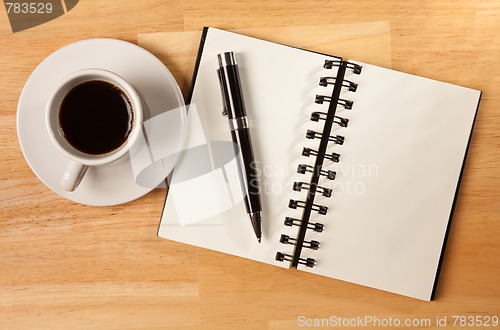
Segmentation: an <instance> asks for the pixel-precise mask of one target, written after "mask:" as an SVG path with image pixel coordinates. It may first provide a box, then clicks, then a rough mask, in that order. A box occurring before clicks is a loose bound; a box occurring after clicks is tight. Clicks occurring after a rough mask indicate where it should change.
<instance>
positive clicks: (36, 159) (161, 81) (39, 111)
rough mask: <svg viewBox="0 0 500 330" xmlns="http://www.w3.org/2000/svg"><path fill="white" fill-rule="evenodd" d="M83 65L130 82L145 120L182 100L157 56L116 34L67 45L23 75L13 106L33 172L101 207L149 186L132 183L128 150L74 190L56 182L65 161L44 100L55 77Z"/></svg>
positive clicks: (73, 196) (51, 185)
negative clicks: (47, 120) (52, 137)
mask: <svg viewBox="0 0 500 330" xmlns="http://www.w3.org/2000/svg"><path fill="white" fill-rule="evenodd" d="M84 68H101V69H106V70H109V71H113V72H115V73H117V74H118V75H120V76H121V77H123V78H124V79H125V80H127V81H128V82H130V83H131V84H132V85H133V86H134V87H135V89H136V90H137V92H138V93H139V94H140V96H141V98H142V100H143V103H144V119H145V120H146V119H148V118H151V117H153V116H155V115H157V114H160V113H163V112H164V111H168V110H170V109H175V108H178V107H181V106H184V99H183V97H182V93H181V91H180V89H179V86H178V85H177V82H176V81H175V79H174V77H173V76H172V74H171V73H170V71H169V70H168V69H167V68H166V67H165V65H164V64H163V63H162V62H161V61H160V60H158V59H157V58H156V57H155V56H154V55H152V54H151V53H149V52H148V51H146V50H145V49H143V48H141V47H139V46H136V45H134V44H131V43H128V42H125V41H121V40H116V39H105V38H102V39H87V40H82V41H79V42H75V43H73V44H70V45H68V46H65V47H63V48H61V49H59V50H57V51H56V52H54V53H52V54H51V55H49V56H48V57H47V58H46V59H45V60H43V61H42V63H40V65H38V67H37V68H36V69H35V70H34V71H33V73H32V74H31V76H30V77H29V79H28V80H27V82H26V84H25V86H24V89H23V91H22V93H21V97H20V99H19V104H18V109H17V134H18V137H19V141H20V144H21V149H22V151H23V154H24V157H25V158H26V161H27V162H28V164H29V165H30V167H31V169H32V170H33V172H34V173H35V174H36V175H37V176H38V178H39V179H40V180H41V181H42V182H43V183H44V184H45V185H47V186H48V187H49V188H50V189H52V190H53V191H54V192H56V193H58V194H59V195H61V196H63V197H65V198H67V199H69V200H72V201H74V202H77V203H82V204H88V205H100V206H104V205H116V204H121V203H126V202H129V201H131V200H134V199H136V198H139V197H141V196H143V195H145V194H147V193H148V192H150V191H151V190H152V188H145V187H141V186H139V185H137V184H136V182H135V179H134V177H133V174H132V167H131V165H130V160H129V156H128V155H126V156H124V157H122V158H121V159H120V160H118V161H116V162H114V163H111V164H108V165H103V166H98V167H92V168H90V169H89V171H88V172H87V174H86V176H85V177H84V179H83V181H82V182H81V184H80V186H79V187H78V189H77V190H76V191H74V192H67V191H64V190H63V189H62V188H61V187H60V186H59V182H60V180H61V175H62V173H63V171H64V169H65V167H66V165H67V164H68V161H67V159H66V158H65V157H64V156H63V155H62V154H61V153H60V152H59V151H58V150H57V148H56V147H55V146H54V145H53V144H52V142H51V140H50V138H49V135H48V132H47V129H46V126H45V105H46V104H47V101H48V97H49V95H50V93H51V92H52V90H53V89H54V86H55V85H56V83H57V82H59V81H60V80H61V79H62V78H64V77H65V76H67V75H68V74H70V73H71V72H74V71H77V70H80V69H84ZM179 139H181V137H180V136H179Z"/></svg>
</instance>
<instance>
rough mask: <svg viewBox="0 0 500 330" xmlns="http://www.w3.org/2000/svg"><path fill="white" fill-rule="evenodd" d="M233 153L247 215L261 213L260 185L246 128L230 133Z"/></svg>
mask: <svg viewBox="0 0 500 330" xmlns="http://www.w3.org/2000/svg"><path fill="white" fill-rule="evenodd" d="M231 135H232V138H233V141H234V142H235V143H234V149H235V150H234V151H235V154H236V155H237V162H236V163H237V166H238V169H239V173H240V175H241V176H242V177H240V183H241V189H242V191H243V193H244V194H246V196H245V199H244V200H245V206H246V209H247V211H248V213H253V212H261V211H262V206H261V201H260V188H259V187H260V185H259V175H258V166H257V163H256V162H255V157H254V154H253V148H252V140H251V138H250V132H249V129H248V128H241V129H236V130H234V131H231Z"/></svg>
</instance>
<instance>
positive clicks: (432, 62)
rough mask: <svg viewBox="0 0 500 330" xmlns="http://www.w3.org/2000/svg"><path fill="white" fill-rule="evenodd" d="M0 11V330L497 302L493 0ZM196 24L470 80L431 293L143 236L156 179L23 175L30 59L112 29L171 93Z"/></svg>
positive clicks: (499, 225) (227, 323)
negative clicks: (142, 184) (85, 197)
mask: <svg viewBox="0 0 500 330" xmlns="http://www.w3.org/2000/svg"><path fill="white" fill-rule="evenodd" d="M0 11H1V12H2V14H0V40H1V44H2V47H0V65H1V67H2V74H1V75H0V95H1V96H2V97H1V98H0V143H1V146H2V161H1V162H0V173H1V174H0V203H1V204H0V316H1V317H0V327H1V328H2V329H31V328H37V329H56V328H72V329H89V328H97V329H101V328H111V329H166V328H167V329H168V328H171V329H201V328H203V329H220V328H226V329H233V328H238V329H261V328H268V329H290V328H300V326H299V325H300V324H299V317H300V316H304V317H307V318H318V319H325V318H330V317H331V316H336V317H347V318H352V317H354V318H356V317H358V316H365V315H369V316H374V317H378V318H392V319H396V318H397V319H400V320H405V319H410V320H418V319H423V320H426V319H429V320H431V321H432V323H431V324H430V325H426V324H422V325H421V326H412V327H408V328H437V324H436V320H437V318H439V317H440V318H444V317H447V321H448V323H447V327H439V328H450V329H456V328H458V327H457V326H455V327H454V326H453V321H452V317H453V316H454V315H457V316H458V315H463V316H485V315H489V316H494V315H496V316H500V281H499V280H498V278H499V277H500V252H499V251H500V222H499V219H500V203H499V200H500V198H499V197H500V196H499V192H500V190H499V189H498V186H499V185H500V176H499V170H498V166H499V165H500V152H499V150H500V139H499V135H500V133H499V132H500V119H499V118H500V112H499V110H498V109H500V88H499V87H498V86H500V61H499V54H500V37H499V33H498V32H499V31H500V4H499V3H498V2H497V1H482V0H478V1H467V0H459V1H454V2H449V1H431V0H427V1H418V2H410V1H408V2H400V1H379V0H370V1H368V0H362V1H356V2H337V1H304V0H298V1H285V0H281V1H272V2H266V1H263V0H256V1H230V2H228V1H222V0H216V1H206V0H195V1H194V0H188V1H182V2H180V1H151V0H148V1H140V2H137V1H131V0H122V1H106V2H103V1H95V0H94V1H90V0H89V1H80V2H79V3H78V5H77V6H76V7H75V8H74V9H72V10H71V11H70V12H68V13H67V14H65V15H63V16H61V17H59V18H57V19H55V20H53V21H50V22H47V23H45V24H43V25H40V26H37V27H34V28H32V29H29V30H26V31H22V32H18V33H12V31H11V29H10V25H9V22H8V18H7V15H6V14H5V11H3V9H1V10H0ZM203 26H214V27H218V28H223V29H230V30H234V31H237V32H241V33H245V34H249V35H252V36H255V37H259V38H264V39H267V40H271V41H275V42H279V43H284V44H289V45H292V46H296V47H302V48H307V49H311V50H315V51H320V52H326V53H331V54H335V55H340V56H343V57H347V58H352V59H356V60H360V61H364V62H368V63H372V64H376V65H380V66H384V67H388V68H394V69H397V70H401V71H404V72H408V73H412V74H418V75H422V76H425V77H428V78H433V79H437V80H442V81H446V82H450V83H455V84H460V85H463V86H466V87H471V88H475V89H480V90H482V91H483V98H482V101H481V105H480V108H479V112H478V115H477V120H476V124H475V128H474V134H473V136H472V140H471V145H470V150H469V156H468V159H467V162H466V167H465V171H464V176H463V180H462V185H461V188H460V194H459V197H458V202H457V206H456V210H455V216H454V218H453V225H452V227H451V231H450V235H449V240H448V246H447V249H446V253H445V259H444V263H443V267H442V272H441V276H440V281H439V286H438V290H437V296H436V301H433V302H430V303H429V302H422V301H418V300H415V299H411V298H406V297H402V296H397V295H394V294H390V293H385V292H381V291H378V290H374V289H370V288H365V287H361V286H357V285H354V284H350V283H345V282H341V281H336V280H332V279H327V278H323V277H321V276H315V275H310V274H302V273H300V272H296V271H292V270H284V269H279V268H277V267H272V266H269V265H263V264H260V263H257V262H253V261H249V260H244V259H241V258H236V257H233V256H228V255H224V254H219V253H215V252H211V251H206V250H202V249H199V248H195V247H191V246H187V245H184V244H179V243H175V242H170V241H167V240H162V239H159V238H158V237H157V236H156V231H157V227H158V222H159V217H160V214H161V209H162V206H163V201H164V197H165V190H155V191H153V192H151V193H149V194H148V195H146V196H144V197H142V198H140V199H138V200H135V201H133V202H130V203H127V204H123V205H118V206H111V207H89V206H84V205H79V204H76V203H73V202H70V201H68V200H65V199H63V198H61V197H59V196H58V195H57V194H55V193H54V192H52V191H51V190H50V189H48V188H47V187H46V186H45V185H44V184H43V183H41V182H40V181H39V180H38V178H37V177H36V176H35V175H34V174H33V172H32V171H31V169H30V168H29V166H28V164H27V163H26V161H25V159H24V157H23V155H22V152H21V150H20V147H19V143H18V140H17V133H16V107H17V102H18V99H19V95H20V93H21V91H22V88H23V86H24V83H25V82H26V80H27V78H28V77H29V74H30V73H31V72H32V71H33V69H34V68H35V67H36V66H37V65H38V63H40V62H41V61H42V60H43V59H44V58H45V57H46V56H47V55H49V54H50V53H52V52H53V51H55V50H56V49H58V48H60V47H62V46H64V45H66V44H68V43H71V42H74V41H77V40H81V39H86V38H93V37H112V38H119V39H123V40H127V41H131V42H134V43H138V44H140V45H141V46H143V47H144V48H146V49H148V50H149V51H151V52H152V53H153V54H155V55H156V56H158V57H159V58H160V60H162V61H163V62H164V63H165V64H166V65H167V66H168V67H169V69H170V70H171V71H172V73H173V74H174V76H175V77H176V79H177V80H178V82H179V85H180V86H181V89H182V91H183V93H185V94H186V93H187V90H188V88H189V84H190V81H191V75H192V70H193V64H194V58H195V56H196V51H197V47H198V38H199V35H200V32H201V28H202V27H203ZM250 279H251V280H250ZM310 328H313V327H310ZM314 328H315V327H314ZM330 328H335V327H330ZM337 328H339V327H337ZM348 328H350V329H355V328H356V327H348ZM366 328H370V327H366ZM372 328H373V327H372ZM380 328H383V327H380ZM470 328H472V327H470ZM490 328H492V327H490ZM497 328H498V327H497Z"/></svg>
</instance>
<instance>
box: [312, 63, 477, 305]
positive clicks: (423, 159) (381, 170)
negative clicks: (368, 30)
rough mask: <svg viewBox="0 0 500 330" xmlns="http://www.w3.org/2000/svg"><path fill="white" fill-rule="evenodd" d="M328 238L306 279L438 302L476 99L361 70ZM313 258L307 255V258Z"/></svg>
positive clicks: (433, 84) (445, 87)
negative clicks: (437, 285)
mask: <svg viewBox="0 0 500 330" xmlns="http://www.w3.org/2000/svg"><path fill="white" fill-rule="evenodd" d="M356 63H358V64H360V65H362V66H363V69H362V72H361V74H360V75H355V74H352V73H350V71H348V72H349V74H347V75H346V77H345V78H346V79H349V80H352V81H353V82H356V83H358V88H357V91H356V92H355V93H352V92H347V91H344V92H343V94H342V95H341V97H342V98H345V99H349V100H352V101H353V102H354V103H353V106H352V110H339V112H338V114H339V115H340V114H343V116H345V117H346V118H348V119H349V124H348V127H347V128H338V129H336V130H335V132H336V133H337V134H341V135H343V136H344V137H345V142H344V144H343V145H339V146H332V149H333V150H336V151H337V152H338V153H339V154H341V159H340V162H339V163H338V164H334V165H333V166H330V167H328V168H330V169H333V170H336V171H337V178H336V180H335V181H333V188H334V192H333V196H332V197H331V198H330V199H328V200H326V199H324V200H323V202H324V204H325V205H327V206H328V207H329V210H328V215H326V216H325V217H324V219H323V221H322V222H323V223H324V225H325V229H324V231H323V233H320V234H317V235H307V236H306V238H307V239H316V240H318V241H320V242H321V246H320V248H319V250H317V251H305V252H306V253H305V254H304V256H310V257H314V258H315V259H316V260H317V266H316V267H314V268H313V269H307V270H308V271H311V272H314V273H318V274H322V275H326V276H329V277H335V278H338V279H342V280H345V281H349V282H354V283H359V284H363V285H367V286H370V287H375V288H379V289H383V290H387V291H391V292H396V293H400V294H403V295H408V296H412V297H416V298H420V299H424V300H429V299H430V297H431V294H432V290H433V285H434V280H435V276H436V271H437V268H438V263H439V259H440V255H441V250H442V247H443V242H444V238H445V233H446V228H447V226H448V222H449V219H450V213H451V210H452V205H453V202H454V198H455V192H456V190H457V184H458V180H459V177H460V172H461V168H462V164H463V162H464V157H465V152H466V148H467V145H468V140H469V136H470V133H471V130H472V125H473V121H474V116H475V113H476V109H477V106H478V102H479V97H480V92H479V91H476V90H472V89H467V88H463V87H459V86H455V85H451V84H446V83H442V82H438V81H434V80H430V79H425V78H422V77H417V76H412V75H409V74H404V73H401V72H397V71H393V70H388V69H383V68H380V67H377V66H372V65H369V64H365V63H359V62H356ZM305 250H307V249H305Z"/></svg>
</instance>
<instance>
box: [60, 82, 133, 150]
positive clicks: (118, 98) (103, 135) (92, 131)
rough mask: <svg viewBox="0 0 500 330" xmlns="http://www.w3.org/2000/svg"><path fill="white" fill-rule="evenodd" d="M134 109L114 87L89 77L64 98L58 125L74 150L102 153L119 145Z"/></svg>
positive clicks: (120, 91) (125, 97) (127, 130)
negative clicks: (89, 79) (88, 79)
mask: <svg viewBox="0 0 500 330" xmlns="http://www.w3.org/2000/svg"><path fill="white" fill-rule="evenodd" d="M132 121H133V111H132V106H131V103H130V101H129V99H128V97H127V96H126V95H125V93H124V92H123V91H122V90H121V89H120V88H118V87H117V86H115V85H113V84H111V83H109V82H106V81H101V80H92V81H87V82H84V83H81V84H80V85H77V86H75V87H74V88H73V89H72V90H71V91H70V92H69V93H68V94H67V95H66V96H65V97H64V99H63V101H62V103H61V108H60V111H59V124H60V126H61V129H62V132H63V135H64V137H65V139H66V140H67V141H68V142H69V143H70V144H71V145H72V146H73V147H74V148H75V149H77V150H79V151H81V152H83V153H86V154H90V155H103V154H107V153H110V152H112V151H114V150H116V149H118V148H120V147H121V146H122V145H123V144H124V143H125V142H126V141H127V137H128V135H129V134H130V131H131V129H132Z"/></svg>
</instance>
